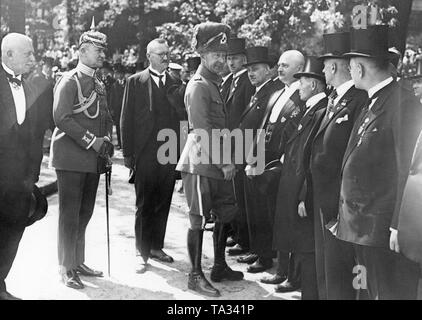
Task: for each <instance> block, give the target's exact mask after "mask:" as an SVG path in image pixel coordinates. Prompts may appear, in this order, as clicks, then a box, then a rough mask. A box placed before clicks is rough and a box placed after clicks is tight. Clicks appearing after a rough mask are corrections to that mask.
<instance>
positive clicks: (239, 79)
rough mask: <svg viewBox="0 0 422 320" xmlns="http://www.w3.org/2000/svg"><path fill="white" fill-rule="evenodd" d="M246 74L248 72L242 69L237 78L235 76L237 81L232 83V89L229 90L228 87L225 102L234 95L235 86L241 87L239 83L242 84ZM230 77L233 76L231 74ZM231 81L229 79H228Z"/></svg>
mask: <svg viewBox="0 0 422 320" xmlns="http://www.w3.org/2000/svg"><path fill="white" fill-rule="evenodd" d="M247 76H248V72H247V71H244V72H243V73H242V74H241V75H240V76H239V77H238V78H237V81H235V85H234V90H230V87H229V96H228V98H227V100H226V101H227V102H229V100H230V99H231V98H233V96H234V93H235V91H236V89H237V88H239V87H241V85H242V84H243V82H244V81H245V77H247ZM232 78H233V76H232ZM230 82H231V81H230Z"/></svg>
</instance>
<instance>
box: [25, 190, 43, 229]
mask: <svg viewBox="0 0 422 320" xmlns="http://www.w3.org/2000/svg"><path fill="white" fill-rule="evenodd" d="M47 209H48V203H47V199H46V198H45V196H44V195H43V194H42V193H41V191H40V189H38V187H37V186H36V185H34V188H33V190H32V194H31V205H30V210H29V214H28V219H27V221H26V226H30V225H31V224H33V223H34V222H36V221H38V220H41V219H42V218H44V216H45V215H46V214H47Z"/></svg>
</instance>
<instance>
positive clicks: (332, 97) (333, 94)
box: [325, 89, 338, 120]
mask: <svg viewBox="0 0 422 320" xmlns="http://www.w3.org/2000/svg"><path fill="white" fill-rule="evenodd" d="M337 97H338V94H337V90H336V89H334V90H333V91H332V92H331V93H330V95H329V96H328V105H327V112H326V114H325V115H326V118H327V119H328V120H329V119H331V117H332V116H333V114H334V107H335V103H334V101H335V100H336V98H337Z"/></svg>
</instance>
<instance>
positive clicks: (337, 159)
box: [305, 86, 368, 223]
mask: <svg viewBox="0 0 422 320" xmlns="http://www.w3.org/2000/svg"><path fill="white" fill-rule="evenodd" d="M367 99H368V95H367V93H366V91H363V90H359V89H356V88H355V87H354V86H353V87H351V88H350V89H349V90H348V91H347V92H346V93H345V94H344V95H343V97H342V98H341V100H340V101H339V103H338V104H337V105H336V106H335V110H334V114H333V116H332V117H331V119H329V120H327V121H326V119H325V117H326V111H327V109H326V108H325V109H321V110H319V111H317V112H316V113H315V122H316V123H317V125H316V126H315V131H316V133H315V134H312V135H311V137H314V138H313V139H311V140H309V141H308V142H307V144H306V149H305V154H308V152H309V154H308V158H310V159H309V161H310V163H309V168H310V174H311V176H310V178H311V179H312V186H313V195H314V209H315V214H316V215H317V217H318V219H319V218H320V213H321V214H322V215H323V217H324V220H323V221H324V223H328V222H329V221H330V220H333V219H336V218H337V215H338V201H339V197H340V184H341V165H342V162H343V156H344V152H345V151H346V147H347V143H348V141H349V137H350V132H351V131H352V128H353V124H354V123H355V122H356V119H357V118H358V116H359V114H360V112H361V111H362V108H363V107H364V105H365V103H366V101H367ZM305 161H307V160H305Z"/></svg>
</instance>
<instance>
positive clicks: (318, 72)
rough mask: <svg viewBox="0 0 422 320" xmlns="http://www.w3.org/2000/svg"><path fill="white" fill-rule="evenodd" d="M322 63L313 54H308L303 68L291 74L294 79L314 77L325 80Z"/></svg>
mask: <svg viewBox="0 0 422 320" xmlns="http://www.w3.org/2000/svg"><path fill="white" fill-rule="evenodd" d="M323 69H324V63H323V62H322V60H321V59H318V57H315V56H309V57H307V59H306V64H305V69H304V70H303V71H302V72H298V73H295V74H294V75H293V76H294V77H295V78H296V79H300V77H308V78H316V79H319V80H322V81H324V82H325V76H324V73H323V72H322V70H323Z"/></svg>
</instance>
